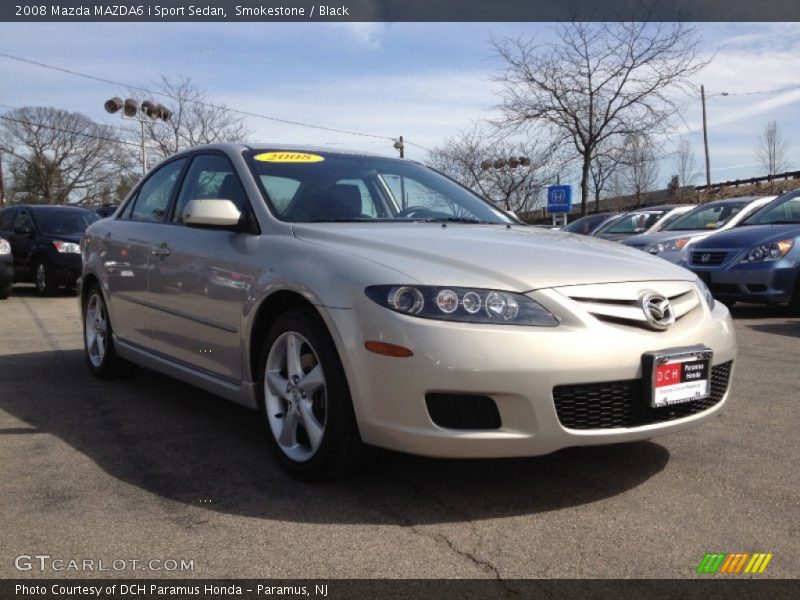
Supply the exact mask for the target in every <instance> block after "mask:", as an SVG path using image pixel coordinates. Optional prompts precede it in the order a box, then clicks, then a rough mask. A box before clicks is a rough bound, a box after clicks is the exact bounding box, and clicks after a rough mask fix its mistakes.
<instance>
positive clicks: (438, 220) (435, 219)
mask: <svg viewBox="0 0 800 600" xmlns="http://www.w3.org/2000/svg"><path fill="white" fill-rule="evenodd" d="M412 220H413V221H419V222H420V223H475V224H478V225H480V224H483V225H498V224H499V223H492V222H491V221H481V220H480V219H470V218H469V217H430V218H428V219H412Z"/></svg>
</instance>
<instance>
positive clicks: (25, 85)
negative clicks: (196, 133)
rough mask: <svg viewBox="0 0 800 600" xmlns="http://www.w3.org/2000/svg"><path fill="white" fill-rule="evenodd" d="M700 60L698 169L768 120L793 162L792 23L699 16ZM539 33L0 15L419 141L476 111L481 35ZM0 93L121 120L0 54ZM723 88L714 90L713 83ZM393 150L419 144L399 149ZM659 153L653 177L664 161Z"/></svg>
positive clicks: (356, 141) (688, 130) (32, 41)
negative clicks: (707, 153)
mask: <svg viewBox="0 0 800 600" xmlns="http://www.w3.org/2000/svg"><path fill="white" fill-rule="evenodd" d="M699 27H700V31H701V35H702V38H703V51H704V53H705V54H706V55H707V56H709V57H710V56H711V55H712V54H714V59H713V61H712V63H711V64H710V65H709V66H708V67H707V68H706V69H705V70H704V71H703V72H702V73H701V74H700V75H699V76H698V77H697V78H696V82H697V83H698V84H699V83H703V84H705V86H706V90H707V93H709V94H710V95H711V97H710V99H709V101H708V112H709V132H710V133H709V135H710V143H711V161H712V179H714V180H721V179H728V178H731V179H733V178H737V177H751V176H756V175H762V174H763V173H761V171H762V169H761V168H760V167H759V166H758V164H757V160H756V159H755V156H754V147H755V145H756V143H757V138H758V135H759V132H760V131H761V129H762V128H763V127H764V125H765V124H766V122H767V121H769V120H776V121H778V123H779V125H780V126H781V129H782V131H783V134H784V137H785V138H786V140H787V141H788V142H789V145H790V146H789V163H790V167H791V168H793V169H800V141H798V135H797V133H798V125H797V124H798V122H800V90H797V89H796V90H792V91H787V92H783V93H777V94H750V95H746V94H748V93H750V92H761V91H765V90H774V89H777V88H785V87H788V86H792V85H798V86H800V24H797V23H785V24H713V23H712V24H701V25H700V26H699ZM518 34H524V35H530V36H535V37H536V38H537V39H540V40H545V39H547V37H548V36H549V35H550V33H549V30H548V25H546V24H540V23H507V24H497V23H472V24H465V23H448V24H433V23H416V24H404V23H393V24H384V23H341V24H325V23H285V24H272V23H252V24H241V23H210V24H208V23H207V24H200V23H198V24H188V23H142V24H139V23H135V24H134V23H130V24H122V23H120V24H108V23H104V24H95V23H75V24H68V23H59V24H56V23H37V24H11V23H2V24H0V51H3V52H7V53H9V54H14V55H17V56H22V57H25V58H29V59H32V60H37V61H41V62H45V63H49V64H53V65H57V66H61V67H66V68H70V69H74V70H78V71H83V72H87V73H90V74H93V75H97V76H101V77H105V78H108V79H112V80H119V81H123V82H129V83H131V84H138V85H145V86H147V85H148V84H149V83H151V82H152V81H154V80H156V79H158V78H159V77H160V76H161V75H162V74H163V75H168V76H176V75H184V76H189V77H191V78H192V79H193V80H194V81H195V82H196V83H197V84H198V85H200V86H201V87H203V88H204V89H206V90H207V91H208V94H209V98H210V99H211V100H212V101H215V102H224V103H226V104H228V105H229V106H231V107H235V108H239V109H242V110H246V111H252V112H257V113H264V114H269V115H274V116H276V117H279V118H283V119H290V120H296V121H304V122H309V123H314V124H319V125H324V126H328V127H334V128H342V129H349V130H355V131H363V132H368V133H373V134H377V135H385V136H390V137H391V136H397V135H401V134H402V135H404V136H405V137H406V139H407V140H409V141H412V142H416V143H418V144H421V145H423V146H427V147H431V146H436V145H438V144H440V143H441V142H442V141H443V140H444V139H445V138H447V137H448V136H451V135H453V134H455V133H456V132H458V131H459V130H463V129H468V128H470V127H471V126H472V123H474V122H475V121H478V120H480V119H482V118H487V117H490V116H491V115H492V113H493V110H494V106H495V105H496V104H497V102H498V98H497V96H496V91H497V86H496V84H494V83H493V82H492V76H493V75H494V74H496V73H497V71H498V69H499V68H500V66H501V65H500V62H499V61H498V59H497V58H496V57H494V56H493V53H492V50H491V47H490V40H491V39H492V38H493V37H494V38H503V37H507V36H516V35H518ZM0 78H1V79H0V81H3V82H4V83H3V85H2V86H1V87H0V104H2V105H6V106H14V107H18V106H25V105H42V104H44V105H57V106H60V107H64V108H68V109H71V110H77V111H79V112H82V113H84V114H87V115H89V116H91V117H93V118H95V119H98V120H101V121H104V122H108V123H112V124H114V125H117V126H119V125H121V124H122V123H120V121H119V120H118V119H116V118H113V117H111V116H109V115H107V114H106V113H104V112H103V110H102V103H103V101H104V100H105V99H106V98H108V97H110V96H113V95H123V94H124V93H125V90H124V89H117V88H115V87H113V86H109V85H107V84H103V83H98V82H93V81H89V80H86V79H81V78H76V77H73V76H69V75H66V74H61V73H55V72H53V71H48V70H44V69H40V68H37V67H34V66H31V65H25V64H21V63H17V62H13V61H9V60H7V59H4V58H0ZM723 91H724V92H728V93H730V94H731V95H729V96H719V95H717V94H719V92H723ZM686 103H687V105H686V113H685V115H686V122H685V124H681V125H680V126H679V127H678V129H676V131H675V132H674V134H673V135H671V136H670V137H669V138H668V139H667V140H665V148H666V150H667V151H669V150H671V149H672V148H673V147H674V143H675V141H676V140H677V139H678V135H679V134H680V135H683V136H684V137H685V139H688V140H689V141H690V142H691V143H692V145H693V146H694V148H695V152H696V154H697V160H698V166H699V165H700V163H701V162H702V134H701V129H700V123H701V121H700V101H699V99H696V98H686ZM4 108H5V107H0V110H3V109H4ZM247 125H248V127H249V128H250V129H251V130H252V131H253V136H252V137H253V139H254V140H260V141H270V142H272V141H278V142H287V143H312V144H323V145H332V146H336V147H347V148H353V149H360V150H368V151H372V152H379V153H386V154H393V153H394V151H393V150H392V148H391V142H390V141H385V142H384V141H382V140H375V139H371V138H362V137H356V136H349V135H344V134H336V133H329V132H323V131H315V130H313V129H306V128H302V127H296V126H289V125H283V124H279V123H275V122H270V121H265V120H259V119H254V118H249V119H247ZM407 156H409V157H411V158H417V159H424V158H425V152H424V151H422V150H419V149H416V148H413V147H409V148H408V152H407ZM669 170H670V167H669V164H668V162H667V161H664V162H663V164H662V169H661V178H662V180H666V179H667V178H668V177H669V175H670V173H669Z"/></svg>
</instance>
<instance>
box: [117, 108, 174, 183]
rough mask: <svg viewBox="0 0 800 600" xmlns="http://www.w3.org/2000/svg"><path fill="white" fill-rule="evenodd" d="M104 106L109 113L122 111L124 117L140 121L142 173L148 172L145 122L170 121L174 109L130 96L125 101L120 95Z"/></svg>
mask: <svg viewBox="0 0 800 600" xmlns="http://www.w3.org/2000/svg"><path fill="white" fill-rule="evenodd" d="M103 108H105V109H106V112H107V113H110V114H114V113H117V112H119V111H122V118H123V119H132V120H134V121H139V125H140V127H141V133H142V138H141V140H142V142H141V159H142V175H146V174H147V151H146V148H145V131H144V124H145V123H147V122H149V121H155V120H156V119H160V120H161V121H168V120H169V118H170V117H171V116H172V111H171V110H169V109H168V108H167V107H166V106H163V105H161V104H156V103H155V102H152V101H150V100H145V101H144V102H142V103H141V104H139V103H138V101H137V100H135V99H133V98H128V99H126V100H125V101H124V102H123V100H122V98H120V97H119V96H114V97H113V98H109V99H108V100H106V101H105V103H104V104H103Z"/></svg>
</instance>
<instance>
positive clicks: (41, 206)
mask: <svg viewBox="0 0 800 600" xmlns="http://www.w3.org/2000/svg"><path fill="white" fill-rule="evenodd" d="M8 208H24V209H26V210H31V211H34V212H35V211H37V210H83V211H87V212H93V211H92V210H90V209H88V208H86V207H85V206H65V205H63V204H13V205H11V206H9V207H8Z"/></svg>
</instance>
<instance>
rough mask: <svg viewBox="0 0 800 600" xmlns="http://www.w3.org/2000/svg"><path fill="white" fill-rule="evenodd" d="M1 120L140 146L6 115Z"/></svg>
mask: <svg viewBox="0 0 800 600" xmlns="http://www.w3.org/2000/svg"><path fill="white" fill-rule="evenodd" d="M0 119H3V120H5V121H13V122H15V123H21V124H23V125H31V126H33V127H42V128H43V129H50V130H52V131H61V132H62V133H71V134H73V135H80V136H83V137H87V138H92V139H95V140H102V141H104V142H115V143H117V144H125V145H127V146H137V147H138V146H139V144H136V143H134V142H126V141H124V140H120V139H114V138H109V137H103V136H101V135H94V134H92V133H85V132H83V131H74V130H72V129H64V128H63V127H55V126H53V125H47V124H46V123H35V122H33V121H25V120H23V119H15V118H13V117H9V116H6V115H0ZM101 127H105V126H104V125H101Z"/></svg>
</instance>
